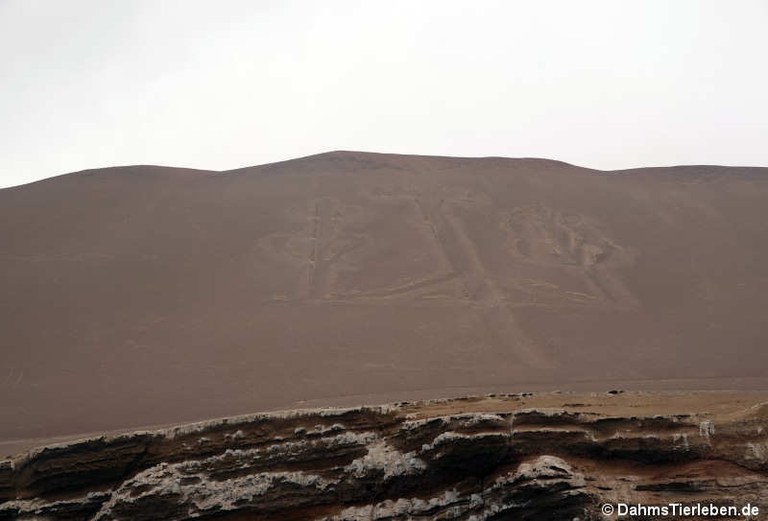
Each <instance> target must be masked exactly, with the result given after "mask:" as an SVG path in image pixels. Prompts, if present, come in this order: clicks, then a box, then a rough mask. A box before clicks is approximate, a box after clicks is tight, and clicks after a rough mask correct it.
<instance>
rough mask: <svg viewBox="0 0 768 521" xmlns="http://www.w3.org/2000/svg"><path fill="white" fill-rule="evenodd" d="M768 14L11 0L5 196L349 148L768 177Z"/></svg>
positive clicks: (533, 5)
mask: <svg viewBox="0 0 768 521" xmlns="http://www.w3.org/2000/svg"><path fill="white" fill-rule="evenodd" d="M766 27H768V1H766V0H754V1H752V0H734V1H730V2H726V1H721V0H713V1H707V0H698V1H694V0H675V1H669V0H642V1H640V0H638V1H634V2H630V1H619V0H599V1H597V0H579V1H574V0H530V1H523V0H505V1H494V0H466V1H456V0H381V1H374V0H365V1H364V0H357V1H353V0H323V1H314V0H306V1H298V0H296V1H292V0H208V1H199V0H163V1H155V0H124V1H120V2H117V1H104V0H67V1H66V2H62V1H61V0H0V187H7V186H14V185H19V184H23V183H28V182H31V181H34V180H37V179H41V178H45V177H51V176H54V175H58V174H62V173H66V172H72V171H77V170H83V169H87V168H99V167H105V166H116V165H127V164H160V165H169V166H178V167H191V168H202V169H211V170H226V169H233V168H238V167H243V166H251V165H257V164H263V163H270V162H274V161H280V160H285V159H291V158H295V157H301V156H306V155H310V154H315V153H320V152H327V151H331V150H363V151H372V152H392V153H403V154H430V155H451V156H506V157H544V158H550V159H558V160H561V161H567V162H569V163H574V164H577V165H580V166H586V167H592V168H598V169H603V170H612V169H622V168H633V167H642V166H663V165H676V164H723V165H751V166H768V94H766V93H768V67H766V64H765V60H766V50H768V30H766Z"/></svg>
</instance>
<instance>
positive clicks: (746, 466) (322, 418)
mask: <svg viewBox="0 0 768 521" xmlns="http://www.w3.org/2000/svg"><path fill="white" fill-rule="evenodd" d="M765 400H766V396H765V395H760V394H759V393H753V394H750V395H744V394H743V393H742V394H735V393H704V394H699V395H691V394H639V393H612V394H589V395H584V394H583V395H574V394H546V395H530V394H516V395H493V396H485V397H472V398H462V399H452V400H439V401H430V402H419V403H399V404H395V405H389V406H382V407H360V408H351V409H323V410H304V411H292V412H284V413H271V414H258V415H250V416H242V417H237V418H229V419H221V420H216V421H209V422H203V423H197V424H190V425H185V426H179V427H175V428H170V429H160V430H154V431H142V432H132V433H123V434H117V435H110V436H102V437H95V438H90V439H83V440H78V441H72V442H67V443H60V444H57V445H50V446H47V447H44V448H38V449H34V450H30V451H28V452H26V453H24V454H21V455H19V456H16V457H15V458H11V459H7V460H5V461H2V462H0V519H2V520H10V519H29V520H31V519H36V520H94V521H96V520H113V519H114V520H156V519H164V520H181V519H191V518H197V519H217V520H245V519H274V520H321V519H322V520H328V521H331V520H334V521H336V520H339V521H340V520H357V519H360V520H385V519H386V520H405V519H420V520H426V519H441V520H447V519H456V520H486V519H487V520H503V519H568V520H572V519H580V520H585V519H602V518H604V517H603V514H602V513H601V508H602V505H603V504H605V503H608V504H611V505H615V504H617V503H622V502H623V503H628V504H638V503H639V504H644V505H668V504H671V503H684V504H694V503H698V502H701V503H706V504H715V505H736V506H738V507H739V508H741V507H743V506H744V505H746V504H750V505H754V506H757V507H758V508H760V509H761V510H763V509H766V508H768V402H766V401H765ZM624 518H625V519H631V517H630V516H625V517H624Z"/></svg>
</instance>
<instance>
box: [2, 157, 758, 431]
mask: <svg viewBox="0 0 768 521" xmlns="http://www.w3.org/2000/svg"><path fill="white" fill-rule="evenodd" d="M766 310H768V169H765V168H726V167H715V166H701V167H675V168H650V169H638V170H630V171H622V172H599V171H593V170H589V169H583V168H578V167H575V166H571V165H567V164H565V163H560V162H556V161H547V160H540V159H502V158H483V159H463V158H440V157H426V156H424V157H421V156H398V155H384V154H367V153H355V152H333V153H328V154H321V155H317V156H312V157H308V158H302V159H297V160H292V161H286V162H282V163H276V164H271V165H264V166H259V167H253V168H245V169H241V170H236V171H231V172H220V173H219V172H207V171H198V170H183V169H173V168H161V167H143V166H137V167H122V168H109V169H101V170H91V171H85V172H78V173H74V174H69V175H65V176H60V177H56V178H52V179H48V180H45V181H41V182H38V183H33V184H30V185H25V186H21V187H16V188H10V189H5V190H0V331H2V336H1V337H0V343H1V347H0V418H2V421H0V440H10V439H19V438H31V437H47V436H55V435H62V434H70V433H78V432H90V431H98V430H104V429H119V428H128V427H136V426H141V425H148V424H159V423H163V424H165V423H172V422H179V421H188V420H195V419H202V418H207V417H218V416H225V415H232V414H239V413H245V412H250V411H256V410H265V409H274V408H290V407H295V406H297V405H301V404H311V405H321V404H324V403H327V404H342V403H345V402H351V403H355V402H359V401H374V402H376V401H378V402H380V401H386V400H388V399H392V398H394V399H399V398H401V397H402V398H406V397H413V398H424V397H430V396H440V395H445V394H454V393H457V392H459V391H460V392H466V391H467V390H473V391H474V390H478V389H488V390H496V389H501V390H510V391H513V390H526V389H544V388H548V389H553V388H559V389H578V388H584V387H585V386H597V387H602V388H611V387H644V388H654V387H655V388H660V387H666V388H734V387H744V388H765V387H766V381H768V378H766V377H768V374H767V371H766V368H768V350H766V349H765V346H766V345H767V344H768V327H765V323H766V322H767V321H768V320H767V319H768V312H767V311H766Z"/></svg>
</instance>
